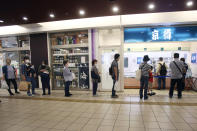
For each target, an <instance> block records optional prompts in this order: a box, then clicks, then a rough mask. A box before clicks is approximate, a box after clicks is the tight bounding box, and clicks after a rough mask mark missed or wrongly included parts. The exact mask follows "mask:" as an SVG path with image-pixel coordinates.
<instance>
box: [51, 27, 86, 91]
mask: <svg viewBox="0 0 197 131" xmlns="http://www.w3.org/2000/svg"><path fill="white" fill-rule="evenodd" d="M49 37H50V43H51V64H52V73H53V78H52V81H53V87H54V88H55V89H60V88H61V89H63V88H64V79H63V74H62V72H63V61H64V60H68V61H69V69H70V70H71V71H72V72H73V73H74V74H75V77H76V79H74V80H73V82H72V85H71V86H72V87H73V88H75V89H81V87H83V88H87V89H88V88H89V43H88V31H74V32H63V33H52V34H49ZM82 76H83V77H82ZM84 78H87V79H86V80H85V79H84ZM82 79H83V80H82ZM87 80H88V82H86V83H85V81H87ZM87 83H88V84H87Z"/></svg>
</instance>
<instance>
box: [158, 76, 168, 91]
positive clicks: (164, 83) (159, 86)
mask: <svg viewBox="0 0 197 131" xmlns="http://www.w3.org/2000/svg"><path fill="white" fill-rule="evenodd" d="M161 81H162V82H163V89H165V88H166V78H165V77H159V78H158V89H159V90H160V89H161Z"/></svg>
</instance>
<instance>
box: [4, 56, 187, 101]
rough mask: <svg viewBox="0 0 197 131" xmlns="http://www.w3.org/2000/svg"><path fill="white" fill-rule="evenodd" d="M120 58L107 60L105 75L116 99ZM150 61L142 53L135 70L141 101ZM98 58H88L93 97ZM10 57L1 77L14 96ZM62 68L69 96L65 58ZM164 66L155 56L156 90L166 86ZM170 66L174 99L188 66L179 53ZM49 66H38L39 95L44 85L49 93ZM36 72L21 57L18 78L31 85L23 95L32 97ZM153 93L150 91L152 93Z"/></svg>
mask: <svg viewBox="0 0 197 131" xmlns="http://www.w3.org/2000/svg"><path fill="white" fill-rule="evenodd" d="M119 60H120V54H115V55H114V60H113V62H112V63H111V66H110V68H109V75H111V77H112V80H113V86H112V95H111V97H112V98H118V95H117V94H116V86H117V83H118V81H119V73H120V72H119V68H118V61H119ZM149 60H150V58H149V56H148V55H145V56H144V58H143V62H142V63H141V64H140V66H139V69H140V70H141V78H140V91H139V95H140V99H142V98H144V100H147V99H148V91H149V90H150V91H151V90H152V83H153V74H152V70H153V67H152V66H151V65H149V64H148V61H149ZM97 63H98V61H97V60H96V59H95V60H93V61H92V69H91V77H92V84H93V96H97V88H98V83H100V82H101V78H100V73H99V71H98V67H97ZM10 64H11V60H10V59H6V65H5V66H3V68H2V70H3V80H6V82H7V85H8V87H9V89H8V92H9V94H10V95H14V94H13V93H12V91H11V88H10V83H11V82H12V83H13V85H14V89H15V93H17V94H19V92H18V89H17V83H16V78H17V77H16V71H15V68H14V67H13V66H11V65H10ZM63 65H64V69H63V77H64V81H65V96H66V97H70V96H71V95H72V94H71V93H70V85H71V83H72V81H73V73H72V71H71V70H70V69H69V62H68V60H65V61H63ZM167 69H168V67H167V65H166V64H165V62H163V58H162V57H161V58H159V62H158V66H157V70H156V76H158V90H160V89H161V82H163V89H165V88H166V87H165V86H166V75H167ZM170 69H171V84H170V91H169V97H170V98H172V97H173V92H174V87H175V85H176V84H177V90H178V98H181V97H182V90H183V89H184V87H185V83H184V79H185V75H186V71H187V69H188V65H187V64H186V63H185V59H184V58H181V60H179V54H178V53H175V54H174V61H172V62H171V63H170ZM50 72H51V71H50V67H49V66H48V65H47V62H46V61H42V64H41V65H40V66H39V68H38V73H39V75H40V76H41V82H42V89H43V94H42V95H46V91H45V89H46V88H48V95H50V94H51V91H50V90H51V89H50ZM35 78H36V71H35V69H34V66H33V65H32V64H31V63H30V60H29V57H24V63H23V64H22V65H21V79H22V80H23V81H27V82H30V83H31V85H32V93H31V91H30V86H29V87H28V91H27V95H28V96H32V95H35V94H36V92H35V88H36V86H37V84H36V79H35ZM153 94H154V93H153Z"/></svg>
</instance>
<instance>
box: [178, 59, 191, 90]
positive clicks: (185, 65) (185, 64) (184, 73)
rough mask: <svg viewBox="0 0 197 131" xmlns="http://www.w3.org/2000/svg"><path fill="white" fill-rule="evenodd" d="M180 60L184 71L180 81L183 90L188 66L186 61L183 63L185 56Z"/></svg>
mask: <svg viewBox="0 0 197 131" xmlns="http://www.w3.org/2000/svg"><path fill="white" fill-rule="evenodd" d="M180 61H182V62H183V64H184V67H185V72H183V79H182V81H181V83H182V84H181V86H182V90H184V89H185V77H186V72H187V70H188V68H189V66H188V64H187V63H185V58H181V59H180Z"/></svg>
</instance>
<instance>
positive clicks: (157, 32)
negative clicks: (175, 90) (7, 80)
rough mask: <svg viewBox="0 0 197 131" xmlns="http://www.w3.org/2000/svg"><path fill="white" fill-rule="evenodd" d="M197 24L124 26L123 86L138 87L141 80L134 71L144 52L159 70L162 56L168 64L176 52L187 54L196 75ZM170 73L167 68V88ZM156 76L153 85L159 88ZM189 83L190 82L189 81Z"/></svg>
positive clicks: (184, 56) (154, 72) (194, 75)
mask: <svg viewBox="0 0 197 131" xmlns="http://www.w3.org/2000/svg"><path fill="white" fill-rule="evenodd" d="M196 52H197V26H177V27H140V28H125V29H124V87H125V89H126V88H127V89H128V88H129V89H130V88H139V86H140V83H139V81H137V80H136V79H135V75H136V74H135V72H136V70H137V69H138V68H139V64H140V63H141V62H142V61H143V56H144V55H149V57H150V59H151V60H150V61H149V64H151V65H152V66H153V74H156V68H157V63H158V61H159V57H163V59H164V62H165V63H166V65H167V66H168V67H169V64H170V62H171V61H173V54H174V53H179V54H180V58H185V60H186V63H188V65H189V67H190V68H191V71H192V76H193V77H196V76H197V70H196V67H197V64H196ZM170 74H171V71H170V69H169V68H168V73H167V76H166V79H167V81H166V88H170ZM157 81H158V80H157V78H156V77H155V78H154V82H153V87H154V88H157V87H158V84H157ZM186 86H189V85H187V83H186Z"/></svg>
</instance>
